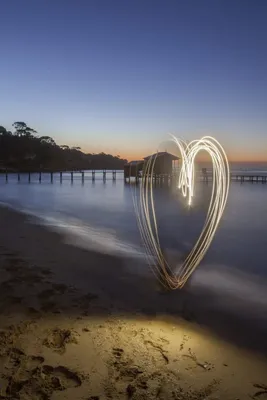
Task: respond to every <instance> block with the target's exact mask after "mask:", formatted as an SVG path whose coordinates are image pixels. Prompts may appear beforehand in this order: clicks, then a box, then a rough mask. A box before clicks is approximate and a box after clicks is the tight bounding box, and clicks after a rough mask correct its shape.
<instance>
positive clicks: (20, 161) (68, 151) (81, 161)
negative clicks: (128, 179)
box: [0, 122, 127, 171]
mask: <svg viewBox="0 0 267 400" xmlns="http://www.w3.org/2000/svg"><path fill="white" fill-rule="evenodd" d="M13 126H14V128H15V131H14V134H12V132H10V131H7V130H6V128H5V127H4V126H0V167H1V169H2V170H3V169H5V168H9V169H13V170H21V171H22V170H25V171H28V170H35V171H36V170H39V169H40V168H41V169H43V170H45V169H48V170H70V169H73V170H84V169H92V168H93V169H103V168H106V169H122V168H123V165H124V164H125V163H126V162H127V160H122V159H121V158H119V157H118V156H116V157H114V156H112V155H111V154H105V153H103V152H102V153H100V154H85V153H83V152H82V151H81V148H80V147H79V146H74V147H72V148H70V147H69V146H67V145H62V146H59V145H57V144H56V142H55V141H54V139H53V138H52V137H50V136H41V137H40V138H38V137H37V136H35V135H34V134H35V133H36V131H35V130H34V129H32V128H30V127H29V126H28V125H27V124H26V123H25V122H15V123H14V124H13Z"/></svg>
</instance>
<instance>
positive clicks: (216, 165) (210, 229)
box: [134, 135, 230, 289]
mask: <svg viewBox="0 0 267 400" xmlns="http://www.w3.org/2000/svg"><path fill="white" fill-rule="evenodd" d="M171 140H172V141H173V142H174V143H175V144H176V145H177V147H178V150H179V153H180V154H181V159H182V165H181V170H180V175H179V180H178V188H179V189H181V191H182V194H183V196H184V197H185V198H187V201H188V204H189V205H191V203H192V198H193V196H194V186H195V158H196V155H197V154H198V153H199V151H201V150H205V151H207V152H208V153H209V155H210V157H211V160H212V165H213V181H212V192H211V199H210V204H209V208H208V213H207V216H206V220H205V223H204V226H203V229H202V232H201V233H200V236H199V238H198V240H197V242H196V244H195V245H194V247H193V248H192V250H191V251H190V253H189V255H188V256H187V258H186V259H185V261H184V263H183V264H182V265H181V266H180V267H179V269H178V272H176V273H173V271H172V269H171V267H170V265H169V264H168V263H167V261H166V259H165V257H164V255H163V252H162V248H161V245H160V240H159V234H158V227H157V219H156V213H155V207H154V197H153V179H152V178H151V179H150V177H152V176H153V172H154V166H155V162H156V159H157V156H151V158H150V159H149V160H148V161H147V163H146V164H145V167H144V170H143V174H142V181H141V185H140V196H139V200H138V201H135V202H134V206H135V211H136V215H137V222H138V226H139V230H140V233H141V236H142V239H143V241H144V245H145V249H146V254H147V256H148V260H149V263H150V265H151V266H152V267H153V271H154V272H155V273H156V276H157V278H158V279H159V280H160V281H161V283H162V284H163V285H164V286H166V287H167V288H171V289H177V288H182V287H183V286H184V284H185V283H186V281H187V280H188V278H189V277H190V275H191V274H192V273H193V271H194V270H195V269H196V267H197V266H198V265H199V263H200V261H201V260H202V259H203V257H204V256H205V254H206V252H207V250H208V248H209V246H210V244H211V242H212V239H213V237H214V235H215V232H216V230H217V227H218V224H219V222H220V219H221V217H222V214H223V211H224V209H225V205H226V201H227V197H228V192H229V183H230V171H229V164H228V160H227V156H226V153H225V151H224V149H223V147H222V146H221V145H220V143H219V142H218V141H217V140H216V139H214V138H212V137H210V136H205V137H203V138H202V139H200V140H193V141H192V142H190V143H189V144H186V143H185V142H184V141H183V140H181V139H177V138H176V137H175V136H173V135H171ZM151 260H153V261H151Z"/></svg>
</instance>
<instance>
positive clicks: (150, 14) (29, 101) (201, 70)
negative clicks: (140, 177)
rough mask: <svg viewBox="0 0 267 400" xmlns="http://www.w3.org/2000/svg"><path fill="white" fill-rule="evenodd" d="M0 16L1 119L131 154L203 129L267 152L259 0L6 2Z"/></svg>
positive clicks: (265, 17)
mask: <svg viewBox="0 0 267 400" xmlns="http://www.w3.org/2000/svg"><path fill="white" fill-rule="evenodd" d="M0 15H1V23H0V93H1V95H0V125H4V126H6V127H7V128H11V125H12V123H13V122H14V121H17V120H19V121H20V120H22V121H25V122H26V123H28V124H29V125H30V126H32V127H33V128H35V129H37V130H38V133H39V135H51V136H52V137H54V138H55V140H56V141H57V142H58V143H59V144H70V145H80V146H82V148H83V149H84V150H85V151H92V152H98V151H106V152H110V153H113V154H120V155H121V156H125V157H128V158H129V159H131V158H136V157H139V156H142V155H147V153H148V152H150V151H152V150H155V149H157V148H158V147H159V143H160V142H161V141H162V140H164V139H165V138H166V137H167V133H169V132H172V133H174V134H177V135H178V136H182V137H183V138H185V139H188V140H190V139H193V138H198V137H199V136H201V135H203V134H211V135H214V136H215V137H216V138H217V139H218V140H219V141H220V142H221V143H222V144H223V145H224V147H225V148H226V150H227V152H228V154H229V157H230V159H236V160H240V159H242V160H266V161H267V72H266V71H267V23H266V21H267V2H266V1H265V0H256V1H255V0H251V1H247V0H240V1H239V0H229V1H228V0H223V1H220V0H202V1H199V0H196V1H193V0H186V1H185V0H183V1H182V0H181V1H180V0H166V1H164V0H161V1H158V0H151V1H150V0H135V1H133V0H123V1H122V0H119V1H117V0H108V1H107V0H76V1H74V0H46V1H45V0H23V1H21V0H9V1H2V2H0Z"/></svg>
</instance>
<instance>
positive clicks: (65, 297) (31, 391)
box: [0, 208, 267, 400]
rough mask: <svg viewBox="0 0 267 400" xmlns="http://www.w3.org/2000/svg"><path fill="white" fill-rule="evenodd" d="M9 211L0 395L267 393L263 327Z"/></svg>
mask: <svg viewBox="0 0 267 400" xmlns="http://www.w3.org/2000/svg"><path fill="white" fill-rule="evenodd" d="M0 217H1V228H0V243H1V245H0V297H1V302H0V399H23V400H30V399H33V400H47V399H52V400H53V399H71V400H73V399H77V400H79V399H84V400H89V399H91V400H97V399H101V400H102V399H103V400H104V399H133V400H135V399H136V400H137V399H176V400H185V399H186V400H189V399H193V400H194V399H195V400H196V399H198V400H200V399H201V400H204V399H209V400H212V399H213V400H215V399H225V400H228V399H229V400H230V399H231V400H237V399H240V400H241V399H242V400H243V399H251V398H255V399H257V398H260V399H261V398H262V399H264V398H267V362H266V361H267V359H266V354H267V351H266V346H267V344H266V337H267V336H266V327H265V326H262V325H259V326H257V324H255V323H252V321H249V320H248V319H246V318H243V317H242V318H241V317H240V319H238V318H234V317H233V316H231V315H230V314H225V313H224V314H223V313H222V314H218V312H217V311H216V310H214V309H213V308H212V307H211V306H209V305H210V304H211V298H210V297H209V298H207V296H206V295H205V293H197V294H196V293H195V294H194V293H192V291H191V290H190V287H189V289H185V290H183V291H178V292H177V291H176V292H171V293H166V292H162V291H161V290H160V288H159V287H158V285H157V283H156V282H155V280H154V278H153V276H151V277H150V276H142V275H140V274H135V273H132V272H131V270H130V269H129V268H127V262H128V261H127V260H123V259H122V258H116V257H111V256H108V255H103V254H99V253H96V252H89V251H86V250H82V249H79V248H77V247H75V246H72V245H71V244H65V243H64V241H63V239H62V237H61V236H60V235H59V234H57V233H53V232H49V231H48V230H46V229H45V228H44V227H41V226H38V225H34V224H32V223H30V221H28V220H27V217H26V216H25V215H22V214H20V213H17V212H15V211H12V210H9V209H6V208H0ZM129 262H130V261H129ZM131 263H133V261H131Z"/></svg>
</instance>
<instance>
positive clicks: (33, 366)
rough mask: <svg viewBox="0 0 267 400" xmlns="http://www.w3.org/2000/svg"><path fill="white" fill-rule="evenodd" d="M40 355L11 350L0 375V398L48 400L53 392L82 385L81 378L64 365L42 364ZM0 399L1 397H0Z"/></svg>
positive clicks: (42, 360) (42, 359)
mask: <svg viewBox="0 0 267 400" xmlns="http://www.w3.org/2000/svg"><path fill="white" fill-rule="evenodd" d="M44 361H45V360H44V358H43V357H41V356H27V355H26V354H24V353H23V351H21V350H19V349H11V350H10V352H9V354H8V357H6V359H5V360H4V362H5V364H4V371H1V373H0V382H1V396H4V397H3V398H9V399H13V400H14V399H20V400H33V399H34V400H49V399H50V398H51V396H52V395H53V392H54V391H58V390H60V391H63V390H66V389H69V388H75V387H78V386H81V384H82V379H81V377H80V376H79V375H78V374H77V373H76V372H73V371H71V370H69V369H68V368H66V367H64V366H58V367H52V366H50V365H43V363H44ZM1 398H2V397H1Z"/></svg>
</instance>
